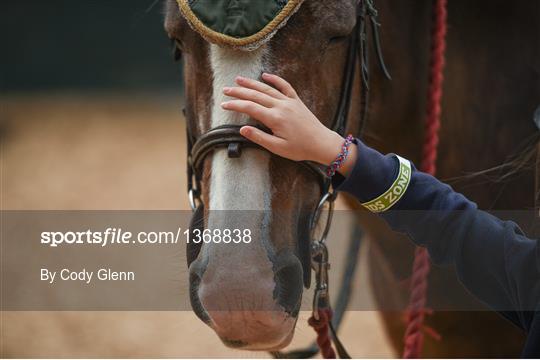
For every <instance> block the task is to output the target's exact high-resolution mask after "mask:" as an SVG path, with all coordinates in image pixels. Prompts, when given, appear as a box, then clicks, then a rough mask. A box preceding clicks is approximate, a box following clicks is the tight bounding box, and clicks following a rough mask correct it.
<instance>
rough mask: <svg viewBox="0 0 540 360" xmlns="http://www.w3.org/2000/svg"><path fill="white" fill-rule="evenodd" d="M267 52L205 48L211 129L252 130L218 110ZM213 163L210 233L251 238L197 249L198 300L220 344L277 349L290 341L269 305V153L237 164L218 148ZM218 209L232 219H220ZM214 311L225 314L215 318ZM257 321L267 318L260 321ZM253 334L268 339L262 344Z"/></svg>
mask: <svg viewBox="0 0 540 360" xmlns="http://www.w3.org/2000/svg"><path fill="white" fill-rule="evenodd" d="M265 51H266V50H265V49H264V47H263V48H261V49H258V50H256V51H251V52H245V51H238V50H232V49H227V48H221V47H218V46H216V45H211V46H210V64H211V68H212V71H213V104H212V110H211V112H212V118H211V119H212V120H211V124H210V126H211V127H212V128H214V127H216V126H220V125H225V124H237V125H241V124H253V123H254V120H253V119H250V118H249V117H248V116H247V115H244V114H239V113H236V112H232V111H226V110H223V108H222V107H221V103H222V102H223V101H226V100H230V98H229V97H226V96H225V95H224V94H223V88H224V87H225V86H235V78H236V77H237V76H239V75H241V76H244V77H249V78H255V79H257V78H259V77H260V75H261V73H262V71H263V58H264V52H265ZM211 161H212V163H211V174H210V186H209V204H208V210H210V213H209V214H208V229H210V230H214V229H220V230H221V231H223V230H224V229H227V228H229V229H231V228H239V229H249V230H250V231H251V234H252V235H251V242H250V243H247V244H246V243H240V244H234V243H232V242H229V243H224V242H217V243H215V242H210V243H205V244H203V245H202V249H201V254H202V256H203V258H204V260H203V262H206V264H207V265H206V269H205V271H204V274H203V276H202V278H201V283H200V285H199V293H198V295H199V298H200V300H201V303H202V305H203V306H204V307H205V308H206V309H207V311H208V313H209V315H210V318H211V321H212V327H213V328H214V330H215V331H216V332H217V333H218V334H219V335H220V336H221V337H222V338H227V339H232V340H239V341H243V342H245V343H247V344H251V345H250V346H262V347H261V348H265V347H268V346H276V345H277V344H279V343H282V342H284V341H285V340H286V339H287V337H288V336H289V335H290V334H291V329H292V328H293V326H294V319H293V318H291V317H289V316H288V314H287V313H285V312H284V311H283V308H282V307H281V306H280V305H278V304H277V302H276V299H274V291H275V286H276V283H275V277H274V271H273V266H272V265H273V264H272V262H271V261H270V257H269V255H270V256H271V255H272V254H271V253H272V251H273V250H272V247H271V246H270V245H269V244H270V220H271V211H270V210H271V204H272V197H271V179H270V171H269V163H270V154H269V153H268V152H266V151H261V150H260V149H253V148H245V149H243V151H242V156H240V157H239V158H229V157H228V155H227V150H226V149H216V150H214V152H213V155H212V157H211ZM220 210H234V211H235V213H234V214H231V213H225V214H223V212H221V211H220ZM239 210H240V211H239ZM223 215H224V216H223ZM231 230H232V229H231ZM217 308H219V309H222V310H225V311H217V312H216V311H215V309H217ZM257 310H258V311H257ZM261 311H263V312H262V313H261ZM254 314H259V315H254ZM261 314H266V315H264V316H262V317H261V316H260V315H261ZM270 333H271V335H272V336H270V335H269V334H270ZM257 334H266V335H265V336H264V338H263V337H262V336H258V335H257ZM266 342H271V343H266Z"/></svg>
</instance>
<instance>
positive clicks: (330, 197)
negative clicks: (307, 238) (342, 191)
mask: <svg viewBox="0 0 540 360" xmlns="http://www.w3.org/2000/svg"><path fill="white" fill-rule="evenodd" d="M336 198H337V193H336V192H330V191H328V192H327V193H326V194H324V195H323V197H322V198H321V200H319V203H318V204H317V208H316V209H315V212H314V213H313V216H312V217H311V223H310V225H309V226H310V231H311V237H312V240H314V239H313V238H314V234H313V232H314V231H315V227H316V226H317V223H318V222H319V220H320V217H321V213H322V211H323V208H324V204H325V203H327V202H328V212H329V213H328V219H327V220H326V224H325V226H324V230H323V233H322V235H321V237H320V239H318V240H316V241H320V242H324V241H325V240H326V237H327V236H328V232H329V231H330V225H332V216H333V213H334V201H335V200H336Z"/></svg>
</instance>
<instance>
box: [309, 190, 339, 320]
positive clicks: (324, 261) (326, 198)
mask: <svg viewBox="0 0 540 360" xmlns="http://www.w3.org/2000/svg"><path fill="white" fill-rule="evenodd" d="M336 198H337V193H336V192H331V191H328V192H327V193H326V194H324V195H323V197H322V198H321V200H319V203H318V204H317V208H316V209H315V212H314V213H313V217H312V218H311V224H310V227H311V233H312V234H311V236H312V242H311V268H312V269H313V270H314V271H315V277H316V283H315V293H314V295H313V317H314V318H315V320H319V309H321V308H324V307H328V306H329V304H330V299H329V297H328V296H329V293H328V270H330V263H329V262H328V248H327V247H326V238H327V236H328V232H329V231H330V226H331V224H332V216H333V213H334V201H335V200H336ZM326 203H328V212H329V213H328V218H327V220H326V224H325V225H324V230H323V232H322V234H321V236H320V238H319V239H314V234H313V232H314V231H315V227H316V226H317V223H318V222H319V220H320V217H321V213H322V211H323V209H324V205H325V204H326Z"/></svg>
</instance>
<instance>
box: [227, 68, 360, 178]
mask: <svg viewBox="0 0 540 360" xmlns="http://www.w3.org/2000/svg"><path fill="white" fill-rule="evenodd" d="M262 78H263V80H264V81H265V82H267V83H268V84H271V85H273V87H272V86H270V85H268V84H265V83H262V82H260V81H257V80H253V79H247V78H243V77H238V78H237V79H236V83H237V84H238V85H239V86H237V87H231V88H224V89H223V93H224V94H225V95H227V96H230V97H233V98H235V99H233V100H230V101H226V102H224V103H222V104H221V106H222V107H223V109H226V110H232V111H238V112H241V113H244V114H246V115H249V116H250V117H252V118H254V119H256V120H258V121H260V122H261V123H263V124H264V125H266V126H267V127H268V128H270V130H272V132H273V135H270V134H268V133H265V132H264V131H261V130H259V129H257V128H255V127H253V126H244V127H242V128H241V129H240V133H241V134H242V135H243V136H245V137H246V138H248V139H249V140H251V141H253V142H254V143H257V144H259V145H261V146H262V147H264V148H266V149H267V150H269V151H271V152H273V153H275V154H277V155H279V156H281V157H285V158H288V159H291V160H295V161H299V160H310V161H315V162H318V163H321V164H324V165H329V164H330V163H331V162H332V161H334V159H335V158H336V156H337V154H338V153H339V151H340V149H341V146H342V145H343V142H344V139H343V137H341V136H340V135H339V134H337V133H336V132H334V131H332V130H330V129H328V128H327V127H325V126H324V125H323V124H321V122H320V121H319V120H318V119H317V118H316V117H315V115H313V113H312V112H311V111H310V110H309V109H308V108H307V107H306V106H305V105H304V103H303V102H302V100H300V98H299V97H298V95H297V94H296V91H295V90H294V89H293V88H292V86H291V85H290V84H289V83H288V82H287V81H285V80H284V79H282V78H280V77H279V76H277V75H271V74H266V73H265V74H263V75H262ZM350 150H351V151H350V154H349V159H348V161H346V162H345V164H344V165H343V167H342V169H340V172H341V173H343V174H346V173H348V168H350V167H351V164H354V159H355V158H356V146H355V145H354V144H353V145H351V148H350Z"/></svg>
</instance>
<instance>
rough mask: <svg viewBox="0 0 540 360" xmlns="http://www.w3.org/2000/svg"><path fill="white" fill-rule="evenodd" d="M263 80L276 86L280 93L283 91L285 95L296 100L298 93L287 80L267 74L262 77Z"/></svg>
mask: <svg viewBox="0 0 540 360" xmlns="http://www.w3.org/2000/svg"><path fill="white" fill-rule="evenodd" d="M262 78H263V80H264V81H266V82H268V83H270V84H272V85H274V86H275V87H276V88H277V89H278V90H279V91H281V92H282V93H283V94H284V95H286V96H288V97H291V98H294V97H296V91H295V90H294V88H293V87H292V86H291V84H289V83H288V82H287V81H286V80H284V79H283V78H281V77H279V76H277V75H273V74H267V73H264V74H263V75H262Z"/></svg>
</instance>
